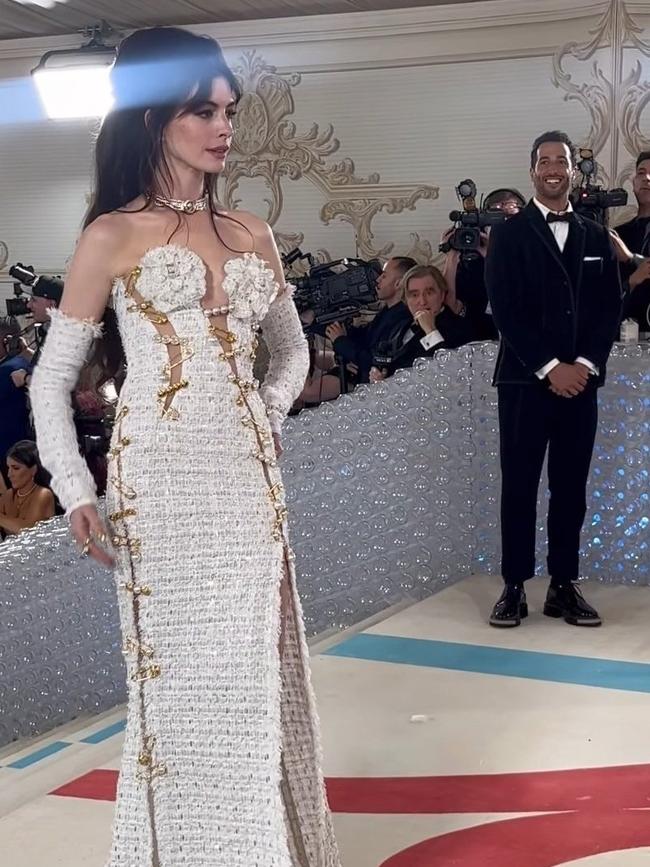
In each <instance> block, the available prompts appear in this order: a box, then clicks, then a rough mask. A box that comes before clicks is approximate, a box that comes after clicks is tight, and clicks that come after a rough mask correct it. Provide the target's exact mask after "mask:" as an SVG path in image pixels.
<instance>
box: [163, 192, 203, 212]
mask: <svg viewBox="0 0 650 867" xmlns="http://www.w3.org/2000/svg"><path fill="white" fill-rule="evenodd" d="M151 201H152V202H153V204H154V205H155V206H156V207H158V208H170V209H171V210H172V211H180V212H181V213H182V214H194V213H196V212H197V211H207V210H208V207H209V204H210V197H209V195H208V193H204V194H203V195H202V196H201V198H200V199H168V198H167V196H161V195H159V194H157V193H156V194H154V195H152V196H151Z"/></svg>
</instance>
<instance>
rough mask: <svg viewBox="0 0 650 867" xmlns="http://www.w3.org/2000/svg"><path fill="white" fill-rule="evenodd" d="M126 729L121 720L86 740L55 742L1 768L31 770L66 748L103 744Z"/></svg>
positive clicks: (0, 766) (124, 723) (124, 722)
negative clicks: (38, 763)
mask: <svg viewBox="0 0 650 867" xmlns="http://www.w3.org/2000/svg"><path fill="white" fill-rule="evenodd" d="M125 728H126V720H125V719H121V720H118V721H117V722H116V723H113V724H112V725H110V726H106V727H105V728H103V729H99V731H96V732H93V733H92V734H91V735H88V736H87V737H85V738H81V740H79V741H53V742H52V743H51V744H47V746H44V747H41V749H40V750H34V752H33V753H28V754H27V755H26V756H23V757H22V758H21V759H16V761H15V762H11V763H10V764H7V765H3V764H0V768H13V769H14V770H17V771H21V770H24V769H25V768H30V767H31V766H32V765H35V764H36V763H37V762H42V761H43V759H47V758H49V757H50V756H53V755H56V753H60V752H61V750H64V749H65V748H66V747H71V746H73V745H74V744H75V743H79V744H90V745H91V746H92V745H94V744H101V743H102V742H103V741H106V740H108V738H112V737H113V736H114V735H117V734H120V732H123V731H124V729H125Z"/></svg>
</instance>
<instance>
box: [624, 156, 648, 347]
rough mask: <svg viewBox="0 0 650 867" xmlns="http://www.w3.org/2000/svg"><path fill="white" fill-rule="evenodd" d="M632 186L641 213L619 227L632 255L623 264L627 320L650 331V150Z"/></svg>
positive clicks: (639, 160) (638, 164)
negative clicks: (635, 322)
mask: <svg viewBox="0 0 650 867" xmlns="http://www.w3.org/2000/svg"><path fill="white" fill-rule="evenodd" d="M632 189H633V190H634V195H635V196H636V200H637V202H638V205H639V210H638V213H637V215H636V217H635V218H634V219H633V220H630V221H629V222H627V223H623V225H621V226H617V227H616V232H617V234H618V235H619V237H620V238H621V240H622V241H623V243H624V244H625V246H626V247H627V251H626V252H627V254H628V260H627V262H626V263H625V264H623V265H622V266H621V275H622V277H623V281H624V287H625V290H626V292H625V300H624V307H623V319H634V320H636V321H637V322H638V323H639V329H640V330H641V331H650V151H644V152H643V153H640V154H639V156H638V157H637V161H636V172H635V174H634V178H633V180H632ZM630 254H637V255H630ZM619 258H621V257H619Z"/></svg>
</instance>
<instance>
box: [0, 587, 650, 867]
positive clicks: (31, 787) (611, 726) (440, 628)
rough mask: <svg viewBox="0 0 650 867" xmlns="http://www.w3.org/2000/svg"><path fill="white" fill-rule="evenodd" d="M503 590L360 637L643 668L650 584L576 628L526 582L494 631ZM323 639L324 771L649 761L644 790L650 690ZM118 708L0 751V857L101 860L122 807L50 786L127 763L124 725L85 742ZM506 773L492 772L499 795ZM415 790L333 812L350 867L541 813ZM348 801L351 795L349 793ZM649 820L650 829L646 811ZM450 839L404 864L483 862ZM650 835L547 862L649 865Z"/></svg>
mask: <svg viewBox="0 0 650 867" xmlns="http://www.w3.org/2000/svg"><path fill="white" fill-rule="evenodd" d="M498 586H499V585H498V582H496V581H495V580H493V579H488V578H469V579H466V580H464V581H462V582H461V583H459V584H457V585H455V586H453V587H450V588H448V589H446V590H444V591H443V592H442V593H440V594H438V595H437V596H434V597H432V598H431V599H428V600H427V601H425V602H422V603H420V604H418V605H414V606H412V607H408V608H404V609H402V610H400V611H398V612H397V613H393V614H392V615H391V616H390V617H388V619H385V620H383V621H381V622H378V623H375V624H374V625H373V626H370V627H369V628H368V629H367V630H365V633H364V634H366V635H371V636H387V637H401V638H406V639H420V640H424V641H428V642H446V643H449V644H450V645H454V646H455V645H458V644H462V645H469V646H471V647H476V646H478V647H479V651H478V653H479V655H480V653H481V651H480V648H481V647H496V648H503V649H506V650H507V651H509V653H511V654H515V655H516V654H517V653H518V652H520V651H536V652H537V653H553V654H561V655H564V656H566V657H571V658H573V657H582V658H588V659H591V660H593V665H594V667H595V668H596V669H597V667H598V664H599V661H602V660H605V661H607V660H618V661H621V662H636V663H638V662H641V663H648V664H649V668H648V671H649V672H650V630H648V621H649V620H650V589H647V588H630V587H609V586H602V585H595V586H593V587H589V588H588V589H587V590H586V593H587V594H588V598H589V599H590V601H593V602H594V604H596V605H597V607H599V608H600V610H601V612H602V614H603V616H604V618H605V620H606V623H605V626H604V627H603V628H602V629H582V630H581V629H575V628H572V627H569V626H567V625H566V624H564V623H562V622H557V621H553V620H549V619H548V618H543V617H541V615H539V613H538V612H539V610H540V608H541V601H542V599H543V594H544V590H545V588H544V586H543V585H542V584H539V585H533V586H532V587H531V589H530V591H529V601H530V603H531V609H532V614H531V616H530V617H529V619H528V621H527V622H525V624H524V625H523V626H522V627H521V628H519V629H516V630H508V631H499V630H494V629H490V628H489V627H487V626H486V625H485V618H486V616H487V613H488V612H489V609H490V606H491V604H492V602H493V601H494V598H495V597H496V595H497V592H498ZM345 637H346V636H343V637H342V638H345ZM331 643H332V642H329V644H331ZM325 647H326V646H325V645H322V646H320V647H318V646H317V647H316V648H315V651H316V652H315V653H314V656H313V662H312V665H313V676H314V683H315V686H316V691H317V694H318V698H319V707H320V715H321V721H322V727H323V742H324V750H325V761H326V769H325V770H326V775H327V776H328V777H330V778H337V777H345V778H352V779H353V780H358V779H359V778H368V777H373V778H375V777H377V778H386V777H406V778H409V779H410V780H414V781H417V779H418V778H420V777H438V776H441V775H445V776H449V777H450V778H458V777H461V778H462V777H463V776H464V775H491V774H509V773H517V774H527V775H534V774H536V773H537V772H541V771H561V770H565V771H572V770H578V769H582V768H609V767H612V766H628V765H647V766H648V777H649V779H648V791H649V792H650V760H649V758H648V757H649V755H650V748H649V747H648V734H647V731H648V719H650V693H649V692H645V691H642V690H640V689H636V688H633V689H630V690H626V689H622V688H621V689H610V688H602V687H599V686H585V685H581V684H579V683H558V682H553V681H548V680H539V679H534V678H532V677H521V676H510V675H508V674H507V673H504V674H482V673H479V672H476V671H471V670H457V669H447V668H441V667H437V666H436V665H428V664H427V665H425V664H421V662H418V661H417V660H415V661H414V662H413V663H412V664H395V663H392V662H386V661H383V660H382V659H372V660H370V659H356V658H346V657H343V656H336V655H327V654H325V655H323V654H320V653H318V650H319V649H320V650H322V649H325ZM471 647H470V649H471ZM334 652H335V653H336V648H335V649H334ZM123 715H124V709H123V708H118V709H116V710H115V711H114V712H111V713H110V714H107V715H105V716H104V717H103V718H101V719H93V720H91V721H88V720H86V721H83V722H78V723H76V724H74V725H71V726H68V727H65V728H64V729H63V730H58V731H57V732H54V733H53V734H52V735H50V736H49V737H46V738H43V739H41V740H40V741H39V742H38V743H37V744H19V745H16V746H15V747H14V748H13V749H11V750H4V751H3V752H0V851H1V852H2V857H1V858H0V862H1V863H2V865H3V867H104V863H105V859H106V854H107V850H108V845H109V840H110V824H111V817H112V806H113V805H112V804H111V803H109V802H104V801H93V800H83V799H80V798H67V797H65V798H64V797H57V796H52V795H48V794H47V793H48V792H51V791H52V790H53V789H55V788H57V787H58V786H60V785H62V784H64V783H67V782H69V781H71V780H74V779H76V778H78V777H80V776H82V775H83V774H85V773H86V772H88V771H91V770H93V769H95V768H118V767H119V756H120V748H121V736H119V735H116V736H113V737H111V738H109V739H108V740H105V741H104V742H102V743H100V744H98V745H95V746H90V745H86V744H81V743H78V741H79V740H80V739H81V738H82V737H84V736H85V734H87V733H88V731H97V730H99V729H101V728H103V727H104V726H108V725H110V724H112V723H113V722H115V721H116V720H117V719H119V718H121V717H123ZM414 717H415V718H416V720H417V721H414V720H413V718H414ZM53 740H64V741H66V740H68V741H73V742H74V743H73V745H72V746H70V747H68V748H67V749H66V750H64V751H63V752H61V753H58V754H56V755H54V756H51V757H49V758H47V759H44V760H43V761H40V762H38V763H37V764H35V765H33V766H31V767H29V768H27V769H25V770H15V769H9V768H7V767H6V766H7V765H8V764H9V763H10V762H12V761H14V760H15V759H16V758H19V757H20V756H21V755H25V754H27V753H29V752H30V751H33V750H34V749H35V748H38V747H40V746H41V745H44V744H47V743H49V742H51V741H53ZM500 785H503V783H500V782H498V781H497V782H495V794H496V795H498V794H499V790H498V787H499V786H500ZM413 797H414V800H413V803H411V804H410V805H409V806H410V808H411V810H412V812H411V813H408V814H405V813H404V812H398V813H388V814H372V813H360V812H346V813H339V814H337V815H335V824H336V830H337V834H338V837H339V841H340V846H341V851H342V857H343V864H344V867H380V865H382V864H384V862H386V861H388V860H389V859H393V858H394V857H396V856H397V853H400V852H403V851H404V850H405V849H407V848H408V847H411V846H416V844H421V843H422V842H423V841H426V840H429V839H432V838H436V837H439V836H441V835H450V834H451V832H454V831H461V830H462V829H466V828H474V829H476V830H478V831H480V830H481V829H485V828H488V829H489V828H490V827H493V825H492V823H495V822H506V820H508V819H516V818H517V817H520V816H521V817H523V819H522V821H525V820H528V819H531V818H532V817H534V816H536V815H539V813H536V812H528V809H529V808H527V807H525V806H524V807H522V808H521V812H507V813H504V812H494V811H493V810H491V808H490V806H489V805H487V804H486V806H485V811H484V812H475V813H442V814H441V813H431V814H424V815H422V814H418V807H417V803H418V802H417V796H415V795H414V796H413ZM586 797H588V795H587V796H586ZM346 798H347V799H348V802H349V803H353V802H354V798H353V797H350V798H348V796H347V795H346ZM610 806H611V805H610ZM639 806H640V805H636V806H635V809H636V810H639ZM649 808H650V801H648V805H647V806H646V810H647V809H649ZM400 809H404V808H403V807H402V808H400ZM454 809H455V808H454ZM628 812H629V811H628ZM644 812H645V811H644ZM542 818H543V817H542ZM607 821H608V819H607V816H606V815H604V817H603V816H600V814H598V816H596V815H595V816H594V821H593V831H592V833H593V835H596V837H597V836H598V833H599V826H600V825H601V824H602V823H604V824H607ZM647 824H648V826H649V827H650V812H648V814H647ZM511 825H512V827H516V823H511ZM453 839H454V841H455V842H454V850H453V851H454V853H455V855H454V860H451V859H450V858H447V859H446V860H432V861H421V860H417V859H416V860H413V861H412V862H411V861H405V860H403V863H402V862H400V863H399V865H398V867H411V863H412V865H413V867H452V864H453V865H454V867H478V864H479V862H478V861H475V860H474V861H468V860H466V854H465V853H464V850H463V846H464V843H463V840H464V839H465V838H464V837H460V836H458V835H457V836H456V837H455V838H453ZM645 842H646V845H644V846H637V847H636V848H630V849H625V848H623V849H620V850H617V851H612V852H604V853H601V854H595V855H591V856H589V857H585V858H582V859H579V860H566V861H557V860H555V861H552V862H548V867H551V864H557V865H560V864H562V865H563V867H578V865H579V867H641V865H645V864H648V863H650V831H649V832H648V840H647V841H645ZM540 845H541V844H540V842H539V840H535V839H531V840H530V852H529V854H527V853H526V851H522V852H520V854H519V856H517V858H518V860H517V861H512V860H511V861H509V862H508V863H507V864H506V863H503V864H501V863H499V862H498V861H496V860H490V858H491V857H492V856H491V855H490V856H489V857H488V855H487V854H486V860H485V867H538V864H540V863H541V862H539V861H538V860H535V859H536V858H538V856H539V847H540ZM626 845H627V844H626ZM413 857H415V856H413ZM436 857H438V856H436ZM165 867H168V865H165ZM169 867H172V865H169ZM215 867H216V865H215ZM391 867H392V864H391Z"/></svg>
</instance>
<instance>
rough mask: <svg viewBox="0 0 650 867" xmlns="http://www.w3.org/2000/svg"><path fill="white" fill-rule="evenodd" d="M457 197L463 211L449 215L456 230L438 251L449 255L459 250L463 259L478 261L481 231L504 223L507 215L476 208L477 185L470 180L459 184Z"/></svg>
mask: <svg viewBox="0 0 650 867" xmlns="http://www.w3.org/2000/svg"><path fill="white" fill-rule="evenodd" d="M456 195H457V196H458V198H459V199H460V200H461V202H462V205H463V210H462V211H452V212H451V213H450V214H449V219H450V220H451V221H452V223H453V224H454V230H453V232H452V234H451V235H450V236H449V238H447V240H446V241H443V242H442V244H440V246H439V247H438V251H439V252H440V253H449V251H450V250H458V252H459V253H460V255H461V258H462V259H476V258H477V257H478V256H480V253H479V249H480V246H481V231H482V230H483V229H486V228H487V227H488V226H494V225H495V224H496V223H503V222H504V221H505V220H506V214H504V213H502V212H500V211H482V210H479V208H478V207H477V206H476V184H475V183H474V181H472V180H470V179H469V178H468V179H467V180H464V181H461V182H460V183H459V184H458V186H457V187H456Z"/></svg>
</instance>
